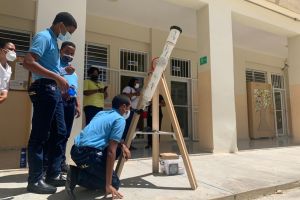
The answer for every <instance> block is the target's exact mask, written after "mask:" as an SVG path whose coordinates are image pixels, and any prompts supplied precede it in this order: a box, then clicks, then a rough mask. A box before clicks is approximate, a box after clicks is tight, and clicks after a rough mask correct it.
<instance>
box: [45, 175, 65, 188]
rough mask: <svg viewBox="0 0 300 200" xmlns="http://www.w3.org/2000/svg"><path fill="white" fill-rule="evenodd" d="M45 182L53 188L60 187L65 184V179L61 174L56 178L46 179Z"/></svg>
mask: <svg viewBox="0 0 300 200" xmlns="http://www.w3.org/2000/svg"><path fill="white" fill-rule="evenodd" d="M45 182H46V183H48V184H50V185H53V186H55V187H61V186H64V185H65V184H66V177H64V176H63V175H62V174H59V175H57V176H56V177H51V178H49V177H46V180H45Z"/></svg>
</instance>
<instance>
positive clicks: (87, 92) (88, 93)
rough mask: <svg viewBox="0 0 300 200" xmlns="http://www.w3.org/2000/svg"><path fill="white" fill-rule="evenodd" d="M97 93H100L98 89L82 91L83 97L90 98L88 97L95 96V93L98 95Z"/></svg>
mask: <svg viewBox="0 0 300 200" xmlns="http://www.w3.org/2000/svg"><path fill="white" fill-rule="evenodd" d="M98 92H100V90H99V89H94V90H84V91H83V95H85V96H90V95H92V94H96V93H98Z"/></svg>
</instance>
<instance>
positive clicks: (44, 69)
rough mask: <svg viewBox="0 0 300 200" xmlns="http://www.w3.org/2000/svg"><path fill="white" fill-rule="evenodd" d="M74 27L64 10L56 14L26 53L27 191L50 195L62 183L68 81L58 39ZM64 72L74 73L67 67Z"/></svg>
mask: <svg viewBox="0 0 300 200" xmlns="http://www.w3.org/2000/svg"><path fill="white" fill-rule="evenodd" d="M76 29H77V22H76V20H75V19H74V17H73V16H72V15H71V14H70V13H67V12H60V13H58V14H57V15H56V16H55V19H54V21H53V23H52V26H51V27H50V28H48V29H46V30H44V31H41V32H39V33H37V34H36V35H35V36H34V38H33V41H32V45H31V47H30V49H29V53H27V54H26V56H25V58H24V62H23V66H24V67H25V68H26V69H28V70H29V71H31V72H32V79H33V83H32V84H31V86H30V88H29V89H28V94H29V97H30V99H31V102H32V104H33V115H32V129H31V134H30V138H29V142H28V164H29V173H28V175H29V176H28V185H27V191H29V192H33V193H39V194H52V193H55V192H56V187H59V186H63V185H64V184H65V181H66V179H65V177H63V176H62V174H61V162H62V158H63V154H64V150H63V149H64V147H63V144H64V141H65V140H66V137H67V130H66V125H65V121H64V110H63V102H62V95H61V94H62V93H66V92H67V91H68V89H69V84H68V82H67V80H66V79H65V78H64V77H62V76H61V75H60V55H59V49H58V44H57V40H58V39H59V40H61V41H66V40H69V39H70V36H71V34H72V33H73V32H74V31H75V30H76ZM65 70H66V71H67V73H69V74H72V73H73V72H74V68H73V67H70V66H68V67H66V68H65ZM46 144H48V145H49V148H48V152H47V155H48V156H47V158H48V163H47V164H48V169H47V173H46V177H45V179H44V178H43V160H44V153H43V150H44V148H45V146H46Z"/></svg>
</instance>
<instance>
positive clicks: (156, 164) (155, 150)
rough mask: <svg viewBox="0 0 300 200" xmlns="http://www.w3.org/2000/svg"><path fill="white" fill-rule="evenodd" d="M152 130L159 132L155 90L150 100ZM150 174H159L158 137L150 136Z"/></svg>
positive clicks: (157, 94)
mask: <svg viewBox="0 0 300 200" xmlns="http://www.w3.org/2000/svg"><path fill="white" fill-rule="evenodd" d="M152 130H159V90H158V88H157V89H156V91H155V93H154V95H153V98H152ZM152 172H153V173H158V172H159V135H158V134H157V133H153V134H152Z"/></svg>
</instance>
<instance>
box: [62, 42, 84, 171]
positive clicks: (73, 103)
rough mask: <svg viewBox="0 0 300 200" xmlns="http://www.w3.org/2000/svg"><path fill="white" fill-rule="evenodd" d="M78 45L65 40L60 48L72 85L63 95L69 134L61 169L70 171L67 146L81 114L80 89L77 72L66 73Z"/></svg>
mask: <svg viewBox="0 0 300 200" xmlns="http://www.w3.org/2000/svg"><path fill="white" fill-rule="evenodd" d="M75 50H76V46H75V44H74V43H73V42H63V43H62V45H61V48H60V66H61V72H62V76H63V77H64V78H65V79H66V80H67V81H68V84H69V86H70V89H69V92H68V93H66V94H65V95H63V104H64V115H65V124H66V128H67V136H66V140H65V143H64V144H63V148H64V149H63V150H64V153H63V159H62V163H61V164H62V165H61V169H62V172H67V171H68V165H67V164H66V156H65V152H66V146H67V141H68V139H69V137H70V134H71V130H72V126H73V121H74V117H76V118H78V117H80V115H81V110H80V104H79V98H78V96H77V89H78V76H77V74H76V72H74V73H73V74H66V73H65V70H64V69H65V67H68V66H70V63H71V62H72V60H73V57H74V54H75Z"/></svg>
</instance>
